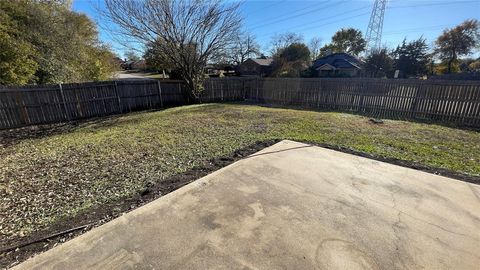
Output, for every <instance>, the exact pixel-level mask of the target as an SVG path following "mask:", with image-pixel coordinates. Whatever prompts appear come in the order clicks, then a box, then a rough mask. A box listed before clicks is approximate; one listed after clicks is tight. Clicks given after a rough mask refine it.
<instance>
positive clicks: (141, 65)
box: [122, 59, 147, 70]
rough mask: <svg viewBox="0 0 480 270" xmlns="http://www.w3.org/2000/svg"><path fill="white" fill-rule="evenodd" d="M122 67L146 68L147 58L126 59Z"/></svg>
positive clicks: (129, 68) (127, 68)
mask: <svg viewBox="0 0 480 270" xmlns="http://www.w3.org/2000/svg"><path fill="white" fill-rule="evenodd" d="M122 68H123V69H125V70H135V69H138V70H145V69H146V68H147V65H146V62H145V60H143V59H142V60H137V61H132V60H129V61H125V62H124V63H123V65H122Z"/></svg>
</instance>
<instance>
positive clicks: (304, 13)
mask: <svg viewBox="0 0 480 270" xmlns="http://www.w3.org/2000/svg"><path fill="white" fill-rule="evenodd" d="M346 2H347V1H344V2H341V3H334V4H333V5H329V6H322V7H319V8H315V9H312V10H310V11H307V12H303V13H300V14H297V15H292V16H289V17H285V18H283V19H277V20H275V21H272V22H270V23H265V24H262V25H259V26H254V27H251V28H250V30H254V29H258V28H263V27H265V26H269V25H272V24H275V23H279V22H284V21H288V20H291V19H294V18H297V17H300V16H303V15H306V14H310V13H313V12H316V11H318V10H320V9H325V8H330V7H332V6H334V5H342V4H345V3H346Z"/></svg>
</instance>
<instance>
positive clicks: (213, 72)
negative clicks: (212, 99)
mask: <svg viewBox="0 0 480 270" xmlns="http://www.w3.org/2000/svg"><path fill="white" fill-rule="evenodd" d="M205 74H207V75H208V77H224V76H235V67H233V66H231V65H212V64H208V65H206V66H205Z"/></svg>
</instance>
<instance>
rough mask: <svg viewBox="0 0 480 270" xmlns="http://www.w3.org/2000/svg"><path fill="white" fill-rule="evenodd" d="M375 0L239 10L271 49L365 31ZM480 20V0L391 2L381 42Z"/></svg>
mask: <svg viewBox="0 0 480 270" xmlns="http://www.w3.org/2000/svg"><path fill="white" fill-rule="evenodd" d="M373 2H374V1H373V0H310V1H302V0H271V1H265V0H261V1H253V0H246V1H244V3H243V5H242V7H241V12H242V14H243V16H244V18H245V21H244V22H245V23H244V28H245V29H246V30H248V31H249V32H251V33H253V34H254V35H255V36H256V37H257V40H258V41H259V43H260V44H261V45H262V49H264V51H267V49H268V46H269V42H270V39H271V37H272V36H273V35H275V34H279V33H285V32H295V33H299V34H302V35H303V37H304V39H305V41H306V42H308V40H309V39H310V38H312V37H314V36H317V37H320V38H321V39H322V40H323V43H328V42H329V41H330V38H331V36H332V35H333V34H334V33H335V31H337V30H338V29H340V28H342V27H354V28H357V29H360V30H361V31H362V32H363V33H364V34H365V32H366V30H367V26H368V21H369V17H370V13H371V11H372V6H373ZM95 6H100V7H101V6H102V0H74V1H73V9H74V10H76V11H79V12H82V13H86V14H87V15H88V16H89V17H91V18H92V19H93V20H95V21H97V22H102V17H101V16H100V15H99V14H97V12H96V9H95ZM471 18H474V19H480V0H449V1H446V0H390V1H389V2H388V3H387V9H386V11H385V20H384V27H383V33H384V34H383V38H382V43H384V44H385V45H386V46H388V47H395V46H396V45H397V44H398V43H400V42H401V41H402V40H403V38H404V37H407V40H411V39H416V38H418V37H420V36H422V35H423V37H425V38H426V39H427V41H428V42H429V44H432V43H433V41H434V40H435V38H436V37H437V36H438V35H439V34H440V33H441V32H442V30H443V29H444V28H446V27H452V26H455V25H457V24H459V23H461V22H463V21H464V20H466V19H471ZM99 30H100V38H101V40H102V41H104V42H106V43H109V44H110V45H111V46H112V48H113V49H114V50H115V51H116V52H117V53H118V54H119V55H120V56H122V54H123V52H124V51H125V49H124V48H122V47H121V46H120V45H119V44H117V43H116V42H115V41H114V39H113V38H112V37H111V35H110V34H109V33H108V31H106V30H102V29H99Z"/></svg>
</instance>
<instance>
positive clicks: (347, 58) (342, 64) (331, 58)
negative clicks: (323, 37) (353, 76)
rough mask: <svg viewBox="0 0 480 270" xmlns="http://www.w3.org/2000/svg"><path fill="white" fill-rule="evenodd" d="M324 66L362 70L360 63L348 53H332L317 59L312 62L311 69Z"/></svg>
mask: <svg viewBox="0 0 480 270" xmlns="http://www.w3.org/2000/svg"><path fill="white" fill-rule="evenodd" d="M326 64H328V65H329V66H332V67H335V68H336V69H344V68H356V69H362V61H360V59H358V58H356V57H355V56H353V55H350V54H348V53H332V54H330V55H327V56H324V57H321V58H318V59H317V60H315V61H314V62H313V68H314V69H318V68H320V67H322V66H324V65H326Z"/></svg>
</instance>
